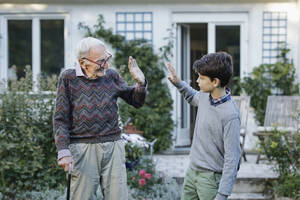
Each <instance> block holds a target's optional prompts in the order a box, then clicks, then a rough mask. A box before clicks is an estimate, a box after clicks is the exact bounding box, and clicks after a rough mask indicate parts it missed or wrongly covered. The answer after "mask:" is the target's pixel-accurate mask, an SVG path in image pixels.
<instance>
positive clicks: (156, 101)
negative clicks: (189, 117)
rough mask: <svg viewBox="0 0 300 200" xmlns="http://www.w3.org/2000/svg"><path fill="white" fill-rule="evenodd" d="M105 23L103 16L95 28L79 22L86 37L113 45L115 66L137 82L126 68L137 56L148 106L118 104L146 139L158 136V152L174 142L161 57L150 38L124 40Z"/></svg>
mask: <svg viewBox="0 0 300 200" xmlns="http://www.w3.org/2000/svg"><path fill="white" fill-rule="evenodd" d="M104 23H105V22H104V19H103V17H102V16H101V15H100V16H99V18H98V23H97V24H96V25H95V26H94V27H93V28H90V27H89V26H87V25H84V24H82V23H80V24H79V28H80V29H83V30H84V31H85V32H86V36H92V37H95V38H100V39H102V40H104V41H105V42H107V43H109V44H110V45H111V46H112V48H114V50H115V56H114V65H115V67H116V68H117V69H118V71H119V72H120V74H121V76H122V77H123V78H124V79H125V80H126V81H127V82H128V83H129V84H133V83H134V80H133V79H132V77H131V75H130V73H129V70H128V68H127V64H128V58H129V56H133V57H134V58H135V59H136V61H137V64H138V65H139V67H140V68H141V70H142V71H143V72H144V74H145V77H146V79H147V81H148V93H147V98H146V103H145V105H144V106H143V107H142V108H140V109H135V108H133V107H132V106H129V105H127V104H126V103H125V102H123V101H121V102H120V103H119V108H120V115H121V119H122V121H123V122H125V121H126V120H127V119H128V118H129V117H131V118H133V119H134V122H133V123H134V125H135V126H136V127H137V128H138V129H139V130H142V131H144V134H143V136H144V137H145V138H146V139H148V140H149V141H152V140H154V139H155V138H157V139H158V141H157V142H156V143H155V145H154V150H155V151H159V150H164V149H167V148H168V147H169V146H170V144H171V133H170V132H171V130H172V128H173V121H172V118H171V111H172V104H173V101H172V99H171V95H170V92H169V89H168V86H167V84H166V83H164V82H163V79H164V78H165V74H164V71H163V68H162V65H161V63H162V62H160V61H161V60H160V58H159V56H157V55H156V54H155V53H153V49H152V46H151V44H148V43H147V41H145V40H132V41H125V39H124V37H123V36H121V35H117V34H113V32H112V30H111V29H106V28H104ZM166 54H167V53H166Z"/></svg>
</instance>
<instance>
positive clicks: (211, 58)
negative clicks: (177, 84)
mask: <svg viewBox="0 0 300 200" xmlns="http://www.w3.org/2000/svg"><path fill="white" fill-rule="evenodd" d="M193 69H194V70H195V71H196V72H197V73H199V74H201V75H203V76H208V77H209V78H210V79H211V81H212V80H213V79H214V78H218V79H219V80H220V82H221V84H220V86H221V87H225V86H226V85H227V84H228V83H229V81H230V79H231V77H232V74H233V65H232V57H231V55H229V54H228V53H226V52H224V51H221V52H217V53H210V54H207V55H204V56H203V57H202V58H200V59H199V60H196V61H195V62H194V64H193Z"/></svg>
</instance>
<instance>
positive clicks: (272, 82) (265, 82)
mask: <svg viewBox="0 0 300 200" xmlns="http://www.w3.org/2000/svg"><path fill="white" fill-rule="evenodd" d="M288 52H289V49H281V53H280V55H279V61H278V62H276V63H274V64H262V65H260V66H258V67H255V68H254V69H253V72H252V73H251V74H250V76H248V77H245V78H244V79H243V80H242V82H241V87H242V88H243V89H244V90H245V92H246V93H247V94H248V95H249V96H251V106H252V107H253V108H254V109H255V118H256V120H257V121H258V122H259V124H260V125H263V123H264V116H265V110H266V103H267V98H268V96H270V95H297V94H299V84H298V83H296V82H295V81H296V69H295V67H294V64H293V62H292V61H291V60H289V59H288V58H287V53H288Z"/></svg>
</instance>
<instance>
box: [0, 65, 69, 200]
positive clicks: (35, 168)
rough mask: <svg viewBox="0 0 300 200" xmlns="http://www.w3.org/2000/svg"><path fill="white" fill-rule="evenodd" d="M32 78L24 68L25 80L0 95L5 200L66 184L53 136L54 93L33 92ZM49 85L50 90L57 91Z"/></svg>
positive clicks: (0, 176)
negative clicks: (58, 162) (25, 192)
mask: <svg viewBox="0 0 300 200" xmlns="http://www.w3.org/2000/svg"><path fill="white" fill-rule="evenodd" d="M31 77H32V73H31V71H30V69H29V68H27V69H26V71H25V77H24V78H21V79H20V80H18V81H12V82H11V84H10V87H9V88H8V89H7V90H5V91H3V93H1V94H0V166H1V168H0V192H1V193H2V194H3V195H4V199H14V198H15V197H16V196H18V195H20V194H22V193H23V192H24V191H33V190H35V191H42V190H44V189H48V188H54V187H57V186H58V185H59V184H61V183H63V184H64V180H65V177H64V176H65V174H64V172H63V170H61V169H59V168H58V166H57V160H56V148H55V145H54V140H53V135H52V133H53V132H52V113H53V110H54V99H55V93H54V92H47V93H44V92H41V91H38V92H32V80H31ZM53 79H55V78H53ZM49 84H50V83H49ZM52 84H54V86H51V87H50V85H48V86H49V88H56V86H55V82H52ZM44 85H45V84H44ZM45 87H46V86H45Z"/></svg>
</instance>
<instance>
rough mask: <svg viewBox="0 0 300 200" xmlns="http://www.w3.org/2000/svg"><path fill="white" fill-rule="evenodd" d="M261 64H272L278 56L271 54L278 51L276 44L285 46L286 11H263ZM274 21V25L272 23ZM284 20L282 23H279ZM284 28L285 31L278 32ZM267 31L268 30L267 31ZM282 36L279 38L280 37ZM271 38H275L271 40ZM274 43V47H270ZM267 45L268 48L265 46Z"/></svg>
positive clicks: (286, 31) (286, 32) (286, 30)
mask: <svg viewBox="0 0 300 200" xmlns="http://www.w3.org/2000/svg"><path fill="white" fill-rule="evenodd" d="M267 15H269V16H267ZM262 17H263V19H262V54H261V61H262V64H274V63H275V62H276V61H277V60H278V58H277V57H276V56H277V55H275V56H274V55H273V53H274V52H276V53H277V54H278V53H280V52H279V49H278V50H276V48H278V44H279V43H282V44H283V46H284V48H287V34H288V13H287V12H277V11H263V15H262ZM275 22H276V25H273V23H275ZM281 22H284V25H283V26H282V25H281ZM282 29H283V30H285V31H284V32H285V33H280V30H282ZM268 31H269V32H268ZM282 37H283V38H284V39H283V40H281V39H280V38H282ZM273 38H275V40H274V41H273ZM274 44H275V45H276V47H275V49H272V45H274ZM266 46H269V47H268V48H265V47H266Z"/></svg>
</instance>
